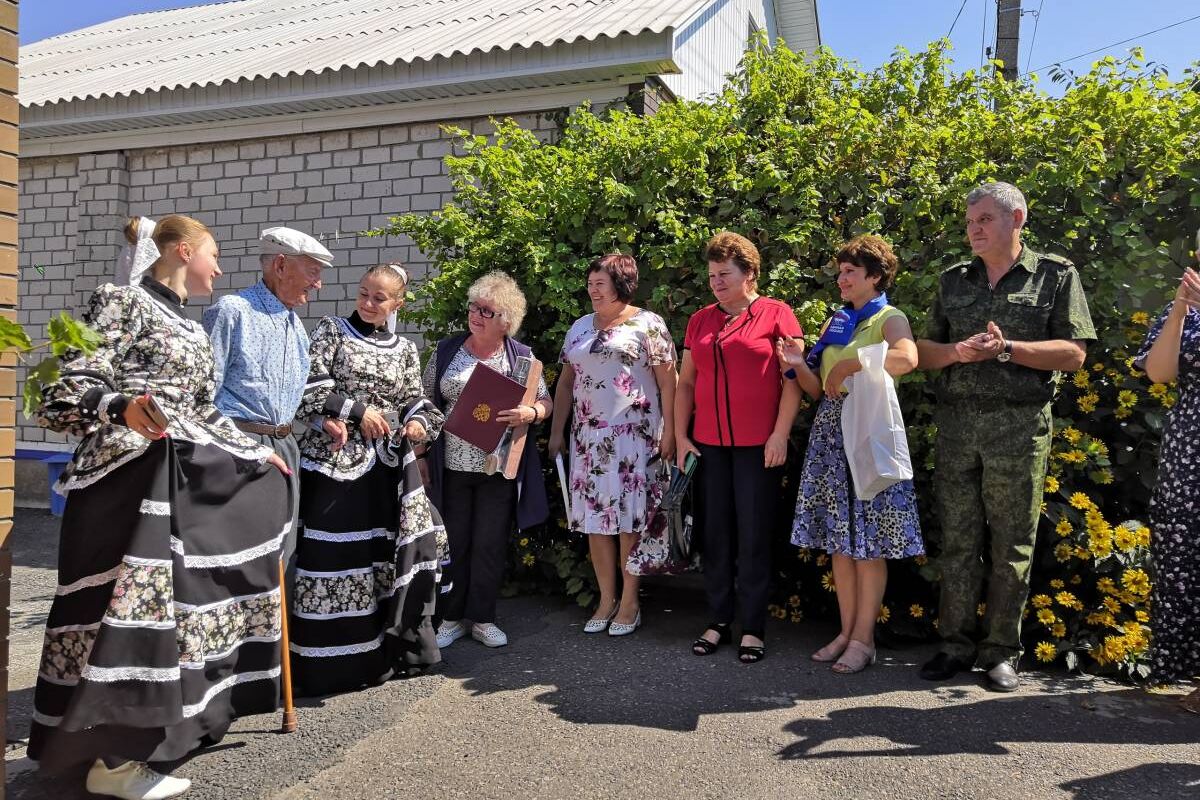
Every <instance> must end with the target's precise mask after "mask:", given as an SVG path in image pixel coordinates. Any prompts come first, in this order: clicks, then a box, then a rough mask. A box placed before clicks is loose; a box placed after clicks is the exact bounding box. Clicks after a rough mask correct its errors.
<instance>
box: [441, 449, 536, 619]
mask: <svg viewBox="0 0 1200 800" xmlns="http://www.w3.org/2000/svg"><path fill="white" fill-rule="evenodd" d="M516 508H517V482H516V481H510V480H508V479H507V478H505V477H504V476H503V475H499V474H497V475H484V474H483V473H482V472H459V471H457V470H452V469H447V470H446V471H445V472H444V473H443V474H442V508H441V512H442V523H443V524H444V525H445V526H446V535H447V536H448V537H449V539H450V567H449V569H448V570H447V571H448V573H449V577H450V580H451V581H452V582H453V586H452V587H451V589H450V591H449V592H448V593H447V594H446V595H444V596H443V597H442V602H441V604H440V605H441V607H440V608H439V609H438V616H439V617H440V618H441V619H448V620H460V619H469V620H471V621H472V622H495V621H496V598H497V597H498V596H499V595H500V584H501V581H502V580H503V578H504V559H505V554H506V553H507V551H508V537H509V535H510V534H511V533H512V530H513V524H514V522H513V518H514V514H515V513H516Z"/></svg>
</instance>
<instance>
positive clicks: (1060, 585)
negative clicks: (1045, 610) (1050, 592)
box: [1050, 578, 1066, 589]
mask: <svg viewBox="0 0 1200 800" xmlns="http://www.w3.org/2000/svg"><path fill="white" fill-rule="evenodd" d="M1064 586H1066V584H1065V583H1063V582H1062V581H1061V580H1060V579H1058V578H1055V579H1054V580H1052V581H1050V588H1051V589H1061V588H1063V587H1064Z"/></svg>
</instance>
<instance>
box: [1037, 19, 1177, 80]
mask: <svg viewBox="0 0 1200 800" xmlns="http://www.w3.org/2000/svg"><path fill="white" fill-rule="evenodd" d="M1198 19H1200V14H1197V15H1195V16H1194V17H1188V18H1187V19H1181V20H1179V21H1178V22H1172V23H1171V24H1170V25H1163V26H1162V27H1161V28H1155V29H1154V30H1152V31H1146V32H1145V33H1139V34H1138V35H1136V36H1130V37H1129V38H1128V39H1122V40H1121V41H1119V42H1113V43H1112V44H1106V45H1104V46H1103V47H1097V48H1096V49H1095V50H1088V51H1087V52H1086V53H1080V54H1079V55H1077V56H1071V57H1070V58H1064V59H1062V60H1060V61H1055V62H1054V63H1053V64H1047V65H1046V66H1044V67H1038V68H1037V69H1033V70H1028V71H1027V72H1040V71H1041V70H1044V69H1046V68H1048V67H1054V66H1058V65H1059V64H1066V63H1067V62H1069V61H1075V60H1077V59H1080V58H1084V57H1085V56H1090V55H1095V54H1096V53H1100V52H1103V51H1105V50H1108V49H1109V48H1110V47H1118V46H1120V45H1123V44H1129V43H1130V42H1134V41H1137V40H1138V39H1142V38H1144V37H1146V36H1153V35H1154V34H1156V33H1162V32H1163V31H1167V30H1170V29H1171V28H1178V27H1179V26H1180V25H1186V24H1187V23H1189V22H1195V21H1196V20H1198Z"/></svg>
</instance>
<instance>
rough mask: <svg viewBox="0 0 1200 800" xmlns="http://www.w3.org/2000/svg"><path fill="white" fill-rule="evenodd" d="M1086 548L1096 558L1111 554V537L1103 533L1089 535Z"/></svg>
mask: <svg viewBox="0 0 1200 800" xmlns="http://www.w3.org/2000/svg"><path fill="white" fill-rule="evenodd" d="M1088 550H1089V551H1090V552H1091V554H1092V555H1094V556H1095V557H1096V558H1104V557H1106V556H1110V555H1112V537H1111V536H1103V535H1101V536H1091V537H1089V538H1088Z"/></svg>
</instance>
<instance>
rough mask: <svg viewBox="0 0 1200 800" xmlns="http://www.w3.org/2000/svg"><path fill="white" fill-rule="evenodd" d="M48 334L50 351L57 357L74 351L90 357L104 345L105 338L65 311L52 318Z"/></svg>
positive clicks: (48, 325) (48, 324)
mask: <svg viewBox="0 0 1200 800" xmlns="http://www.w3.org/2000/svg"><path fill="white" fill-rule="evenodd" d="M46 332H47V333H48V334H49V336H50V351H51V352H52V353H54V355H56V356H62V355H65V354H67V353H69V352H72V351H77V352H80V353H83V354H84V355H90V354H91V353H94V352H95V351H96V348H98V347H99V346H100V345H101V344H103V343H104V337H103V336H101V335H100V334H99V333H97V332H96V331H95V330H93V329H92V328H90V327H88V326H87V325H85V324H84V323H82V322H79V321H78V320H75V319H72V318H71V315H70V314H68V313H67V312H65V311H60V312H59V313H58V316H57V317H51V318H50V321H49V322H48V323H47V325H46Z"/></svg>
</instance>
